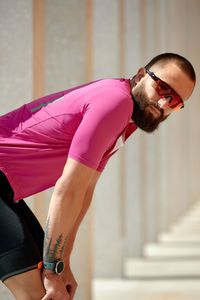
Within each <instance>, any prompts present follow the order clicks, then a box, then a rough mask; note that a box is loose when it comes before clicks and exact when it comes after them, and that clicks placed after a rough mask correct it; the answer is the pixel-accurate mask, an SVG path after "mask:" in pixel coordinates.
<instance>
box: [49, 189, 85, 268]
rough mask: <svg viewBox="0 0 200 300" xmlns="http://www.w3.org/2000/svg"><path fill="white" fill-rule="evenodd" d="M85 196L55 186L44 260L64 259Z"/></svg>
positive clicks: (50, 208)
mask: <svg viewBox="0 0 200 300" xmlns="http://www.w3.org/2000/svg"><path fill="white" fill-rule="evenodd" d="M83 199H84V194H81V192H79V193H71V192H70V191H62V190H60V189H59V187H58V186H55V189H54V192H53V194H52V198H51V201H50V207H49V212H48V217H47V223H46V230H45V238H44V260H45V261H48V262H51V261H55V260H57V259H62V257H63V255H64V251H65V247H66V245H67V242H68V238H69V234H70V232H72V231H73V226H74V225H75V223H76V220H77V217H78V216H79V214H80V210H81V207H82V203H83Z"/></svg>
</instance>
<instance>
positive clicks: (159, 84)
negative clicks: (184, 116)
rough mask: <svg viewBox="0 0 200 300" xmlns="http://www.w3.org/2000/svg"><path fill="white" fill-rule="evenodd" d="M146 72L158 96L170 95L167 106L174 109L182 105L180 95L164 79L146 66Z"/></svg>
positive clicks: (176, 109)
mask: <svg viewBox="0 0 200 300" xmlns="http://www.w3.org/2000/svg"><path fill="white" fill-rule="evenodd" d="M145 69H146V72H147V73H148V74H149V76H151V78H152V79H153V84H152V86H153V87H154V88H155V90H156V92H157V93H158V95H159V96H160V97H170V100H169V107H170V108H172V109H173V110H175V111H178V110H179V109H180V108H183V107H184V103H183V100H182V99H181V97H180V96H179V95H178V94H177V93H176V92H175V91H174V90H173V89H172V88H171V87H170V86H169V85H168V84H167V83H166V82H164V81H162V80H161V79H160V78H159V77H157V76H156V75H155V74H154V73H153V72H151V71H149V70H148V69H147V68H145Z"/></svg>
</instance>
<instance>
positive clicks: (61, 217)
mask: <svg viewBox="0 0 200 300" xmlns="http://www.w3.org/2000/svg"><path fill="white" fill-rule="evenodd" d="M95 172H96V171H95V170H93V169H91V168H89V167H86V166H85V165H83V164H81V163H78V162H77V161H75V160H73V159H70V158H69V159H68V160H67V163H66V165H65V168H64V171H63V174H62V176H61V177H60V178H59V180H58V181H57V183H56V185H55V188H54V192H53V195H52V198H51V202H50V207H49V212H48V218H47V224H46V231H45V239H44V260H45V261H48V262H54V261H56V260H58V259H62V258H63V255H64V252H65V248H66V245H67V244H68V249H67V250H66V252H65V253H66V257H67V255H68V257H69V255H70V253H71V250H72V247H73V242H74V239H75V236H76V232H77V230H78V227H79V225H80V222H81V220H82V218H83V216H84V214H85V213H86V211H87V208H88V206H89V203H90V201H91V198H92V194H93V190H92V189H89V186H90V185H91V184H92V181H93V178H94V176H95ZM89 191H90V192H89ZM86 194H87V195H90V197H89V196H88V197H86ZM85 197H86V198H87V199H89V200H88V204H86V202H84V199H85ZM70 233H71V234H72V236H71V238H70V239H69V236H70ZM68 239H69V243H68ZM43 283H44V286H45V289H46V292H47V293H46V296H45V297H44V298H43V300H47V299H51V298H53V299H54V298H55V299H57V298H58V299H60V298H59V297H61V296H62V297H63V295H65V293H66V289H65V286H64V284H63V283H62V282H61V279H60V278H59V276H58V275H57V274H53V272H51V271H48V270H44V272H43ZM65 297H67V295H66V296H65ZM63 299H64V298H63ZM66 299H67V298H66Z"/></svg>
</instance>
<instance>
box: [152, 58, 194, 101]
mask: <svg viewBox="0 0 200 300" xmlns="http://www.w3.org/2000/svg"><path fill="white" fill-rule="evenodd" d="M151 70H152V72H154V73H155V75H156V76H158V77H159V78H160V79H162V80H163V81H165V82H166V83H167V84H169V85H170V86H171V87H172V88H173V89H174V90H175V91H176V92H177V93H178V94H179V95H180V97H181V98H182V99H183V100H184V101H185V100H187V99H188V98H189V97H190V96H191V94H192V91H193V89H194V83H193V81H192V80H191V79H190V78H189V77H188V76H187V74H186V73H185V72H183V71H182V70H181V69H180V67H179V66H178V65H177V64H176V63H174V62H169V63H166V64H164V65H159V64H158V65H154V66H152V68H151Z"/></svg>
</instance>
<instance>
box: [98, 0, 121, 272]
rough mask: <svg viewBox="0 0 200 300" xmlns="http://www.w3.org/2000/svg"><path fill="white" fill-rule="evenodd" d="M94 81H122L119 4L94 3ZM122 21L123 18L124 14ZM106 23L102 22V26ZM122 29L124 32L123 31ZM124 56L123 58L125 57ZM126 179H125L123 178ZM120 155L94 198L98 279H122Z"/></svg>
mask: <svg viewBox="0 0 200 300" xmlns="http://www.w3.org/2000/svg"><path fill="white" fill-rule="evenodd" d="M93 3H94V79H100V78H105V77H106V78H116V77H120V64H121V67H122V64H123V62H121V59H122V57H121V58H119V57H120V53H121V52H120V51H123V49H122V48H120V47H119V42H120V37H121V38H122V33H121V34H120V28H121V27H120V12H119V9H120V3H121V4H122V2H120V1H115V0H110V1H107V0H102V1H98V0H94V1H93ZM121 17H122V14H121ZM102 20H103V22H102ZM121 29H122V28H121ZM122 56H123V55H122ZM122 176H123V175H122ZM121 179H122V177H121V175H120V155H119V153H118V154H115V155H114V157H112V158H111V160H110V161H109V162H108V165H107V166H106V169H105V171H104V172H103V175H102V178H101V179H100V181H99V182H98V185H97V188H96V191H95V197H94V216H95V217H94V225H95V230H94V259H95V265H94V272H95V277H119V276H120V275H121V252H122V235H121V230H122V227H121V225H122V223H121V208H122V203H121V200H120V199H121V197H122V193H123V191H122V189H121Z"/></svg>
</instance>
